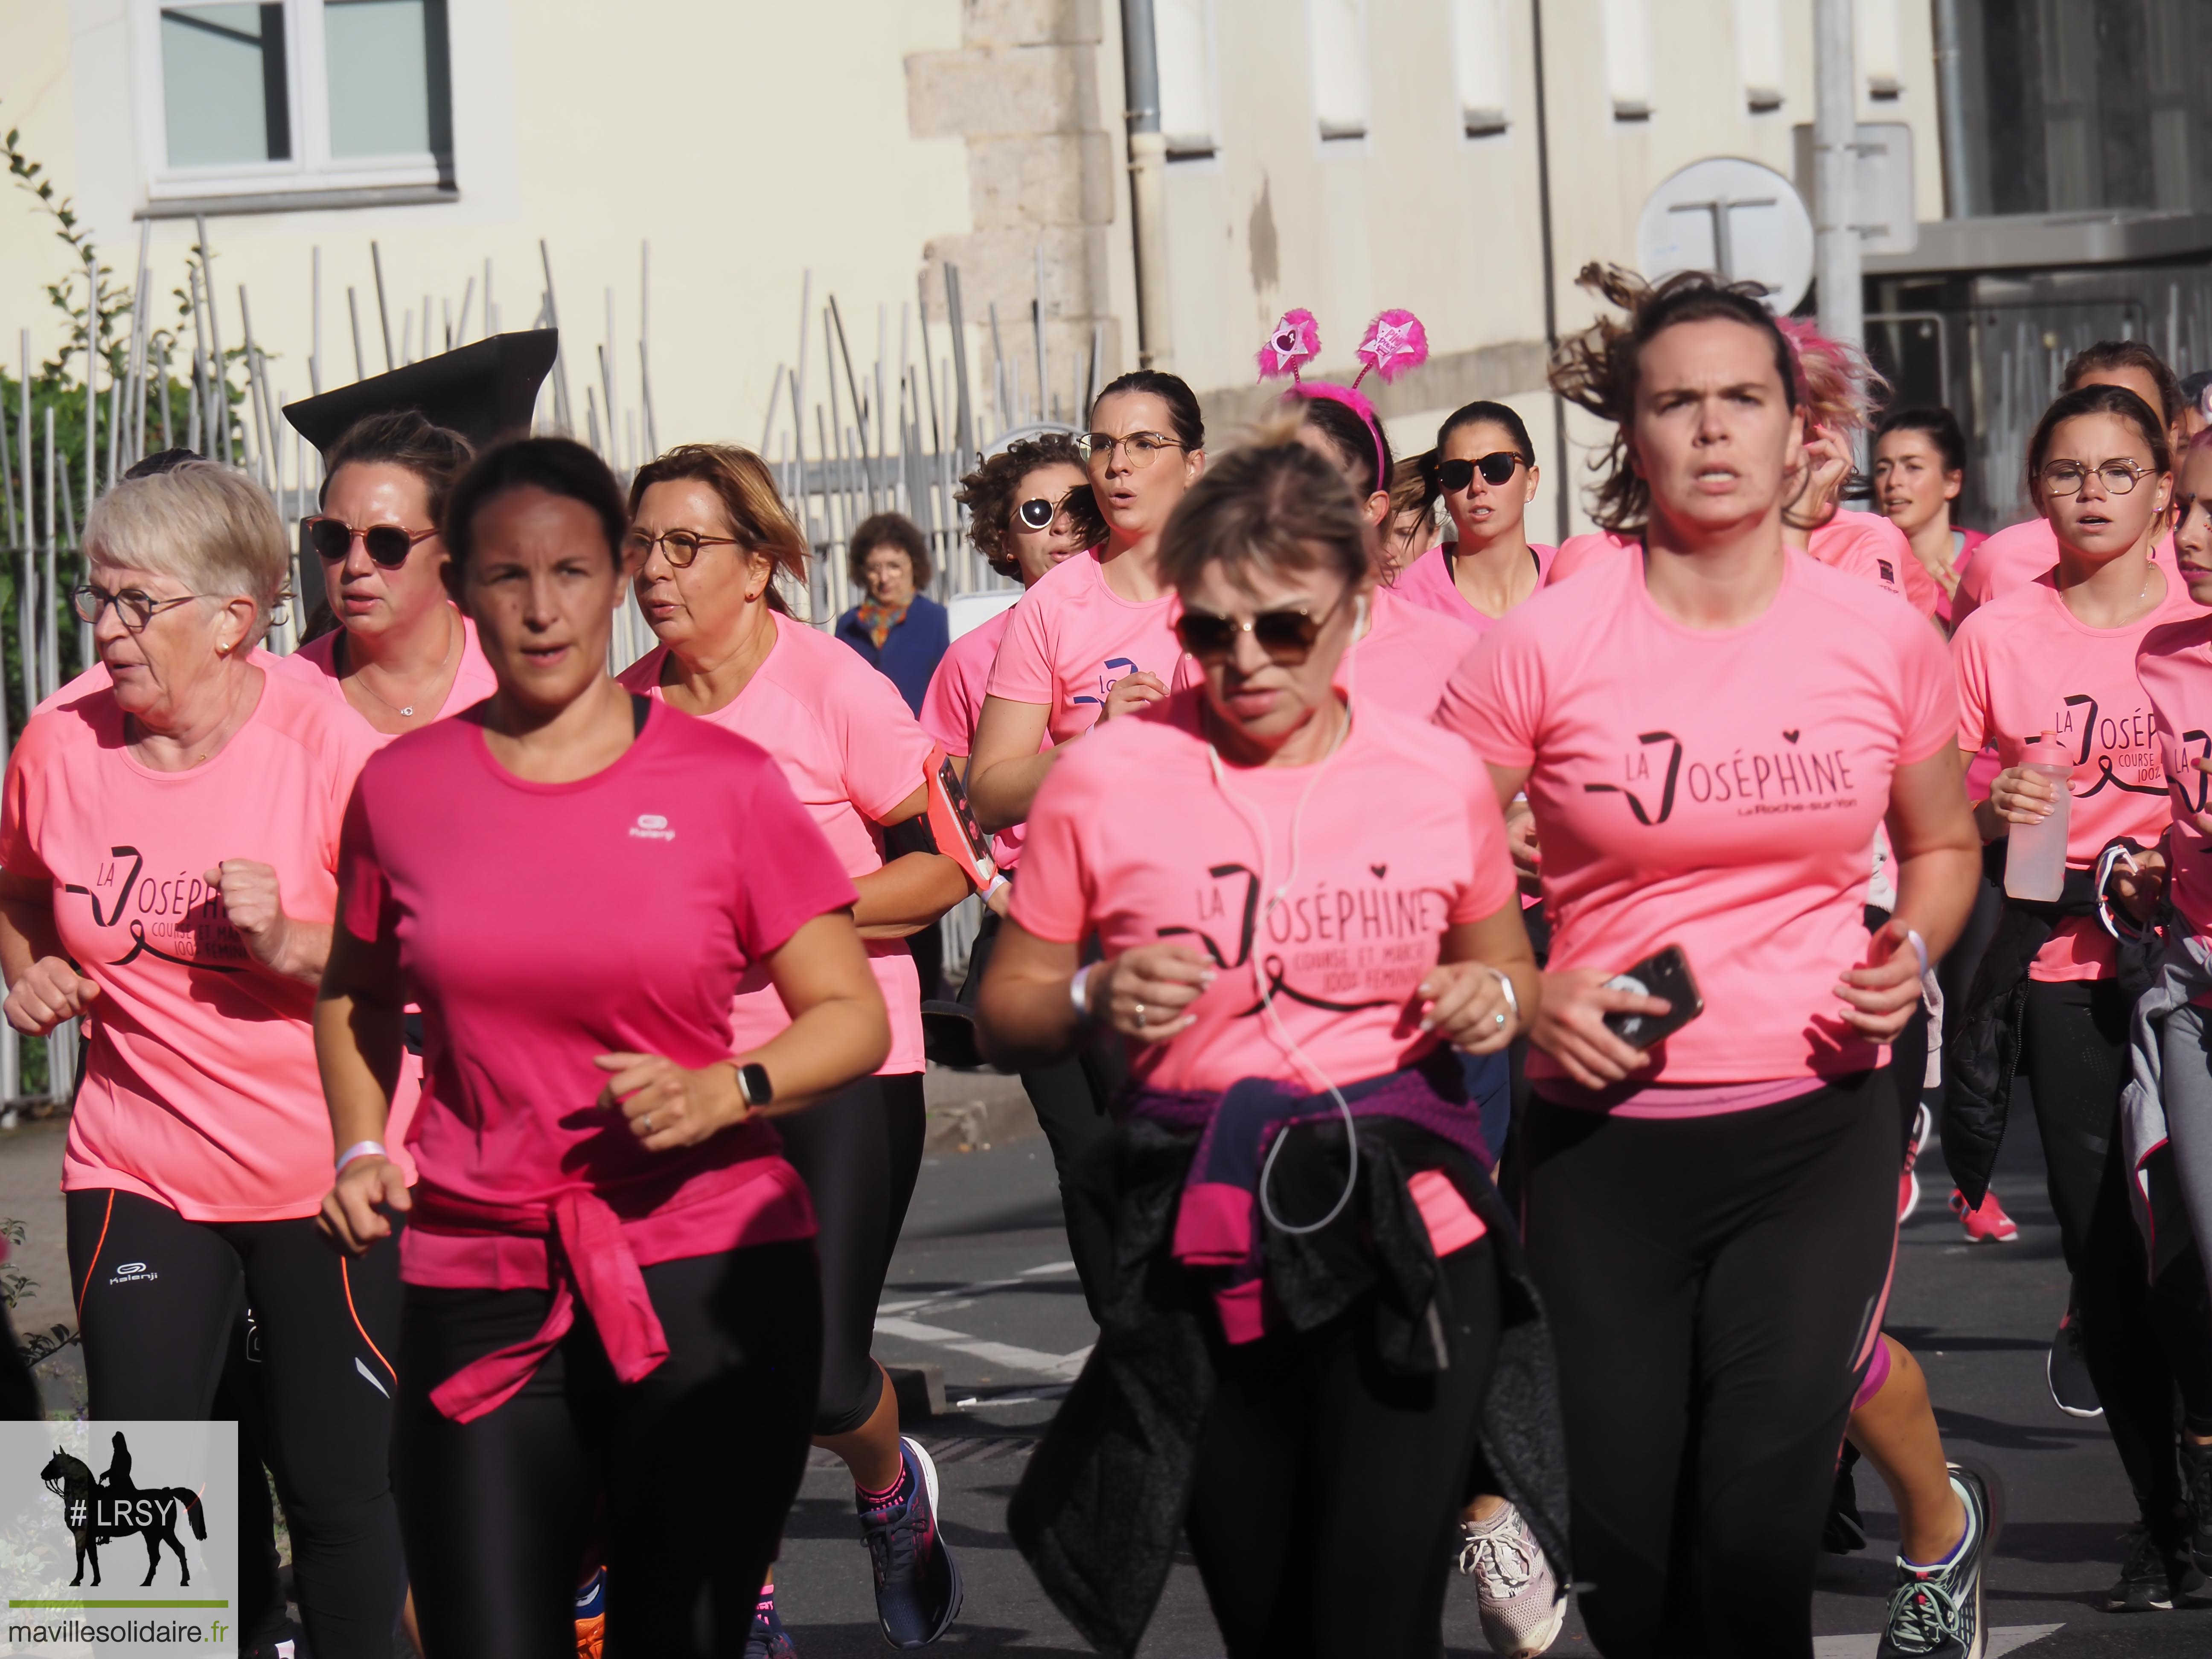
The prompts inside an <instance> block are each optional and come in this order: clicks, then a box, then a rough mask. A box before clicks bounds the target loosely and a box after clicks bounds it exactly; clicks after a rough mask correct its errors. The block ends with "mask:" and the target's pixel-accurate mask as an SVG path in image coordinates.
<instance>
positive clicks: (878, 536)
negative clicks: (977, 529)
mask: <svg viewBox="0 0 2212 1659" xmlns="http://www.w3.org/2000/svg"><path fill="white" fill-rule="evenodd" d="M845 568H846V571H847V574H849V575H850V576H851V577H852V579H853V583H854V586H856V587H860V588H862V589H864V590H866V593H867V598H866V599H862V600H861V601H860V604H858V605H854V607H853V608H852V609H851V610H850V611H847V612H846V613H845V614H844V615H843V616H842V617H838V618H837V637H838V638H839V639H841V640H842V641H845V643H846V644H848V645H849V646H851V647H853V649H854V650H855V651H857V652H859V653H860V654H861V655H862V656H863V657H865V658H866V659H868V662H869V664H870V665H872V666H873V667H875V668H876V669H878V670H879V671H881V672H882V673H883V674H884V677H885V678H887V679H889V680H890V683H891V684H893V685H896V687H898V689H899V695H900V696H902V697H904V698H905V699H906V706H907V707H908V708H911V709H913V710H914V711H915V713H916V714H920V713H921V700H922V697H923V696H924V695H925V694H926V693H927V691H928V690H929V677H930V676H931V675H933V674H934V673H935V672H936V671H937V663H938V659H939V658H941V657H942V656H944V654H945V647H946V646H948V645H950V644H951V640H952V636H951V632H950V630H949V629H948V626H947V623H946V618H945V607H944V606H943V605H939V604H938V602H937V601H936V600H934V599H931V598H930V597H929V596H928V595H927V593H924V592H921V591H920V590H921V588H923V587H924V586H927V584H928V581H929V578H930V574H931V572H930V563H929V544H928V543H927V541H926V540H924V539H923V538H922V533H921V530H920V529H919V528H918V527H917V526H915V522H914V520H911V519H909V518H908V517H907V516H906V515H905V514H904V513H877V514H876V515H875V516H874V517H872V518H870V519H865V520H861V523H860V528H859V529H857V530H855V531H854V532H853V540H852V544H851V546H850V547H849V548H848V550H847V552H846V555H845Z"/></svg>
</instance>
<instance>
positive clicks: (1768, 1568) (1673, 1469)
mask: <svg viewBox="0 0 2212 1659" xmlns="http://www.w3.org/2000/svg"><path fill="white" fill-rule="evenodd" d="M1523 1127H1524V1137H1523V1146H1524V1147H1525V1150H1526V1153H1527V1162H1526V1165H1525V1168H1524V1173H1523V1177H1522V1179H1523V1188H1522V1191H1523V1194H1524V1201H1525V1217H1526V1224H1527V1225H1526V1231H1527V1237H1528V1266H1529V1269H1530V1272H1531V1273H1533V1275H1534V1278H1535V1280H1536V1284H1537V1287H1538V1288H1539V1289H1540V1290H1541V1291H1542V1292H1543V1295H1544V1298H1545V1307H1546V1310H1547V1313H1548V1314H1549V1316H1550V1318H1551V1325H1552V1336H1553V1342H1554V1343H1555V1344H1556V1346H1557V1352H1558V1355H1559V1395H1560V1406H1561V1408H1562V1411H1563V1413H1564V1416H1565V1426H1566V1436H1567V1466H1568V1474H1569V1475H1570V1477H1571V1481H1572V1490H1573V1503H1574V1555H1575V1572H1576V1576H1577V1577H1580V1578H1583V1579H1586V1580H1588V1581H1589V1583H1590V1585H1591V1588H1590V1589H1589V1590H1587V1591H1586V1592H1585V1593H1584V1594H1583V1597H1582V1609H1583V1619H1584V1620H1585V1621H1586V1622H1587V1624H1588V1626H1589V1632H1590V1638H1591V1640H1592V1641H1594V1642H1595V1644H1597V1647H1598V1650H1599V1651H1600V1652H1601V1653H1604V1654H1606V1655H1607V1656H1608V1659H1622V1656H1628V1655H1642V1654H1656V1653H1674V1652H1696V1653H1699V1654H1715V1655H1719V1654H1742V1655H1745V1656H1757V1659H1805V1656H1809V1655H1810V1654H1811V1653H1812V1650H1813V1633H1812V1601H1813V1565H1814V1559H1815V1558H1816V1556H1817V1554H1818V1553H1819V1550H1820V1528H1821V1523H1822V1521H1823V1520H1824V1518H1825V1517H1826V1513H1827V1509H1828V1499H1829V1496H1830V1493H1831V1492H1832V1490H1833V1488H1834V1486H1835V1478H1836V1456H1837V1453H1838V1449H1839V1448H1840V1446H1841V1444H1842V1442H1843V1435H1844V1419H1845V1418H1846V1417H1847V1415H1848V1414H1849V1412H1850V1402H1851V1395H1852V1393H1853V1391H1854V1389H1855V1388H1856V1385H1857V1377H1858V1370H1857V1359H1858V1357H1859V1353H1860V1352H1861V1350H1862V1349H1863V1346H1864V1345H1865V1343H1866V1341H1867V1339H1868V1337H1869V1334H1870V1333H1871V1331H1872V1328H1873V1325H1874V1322H1875V1317H1876V1313H1877V1309H1878V1307H1879V1304H1880V1303H1881V1295H1882V1291H1883V1287H1884V1285H1885V1284H1886V1282H1887V1274H1888V1272H1889V1267H1890V1262H1891V1257H1892V1252H1893V1246H1894V1243H1895V1240H1896V1236H1897V1227H1896V1216H1897V1212H1896V1201H1897V1115H1896V1107H1895V1104H1894V1102H1893V1097H1892V1092H1891V1091H1890V1088H1889V1086H1888V1084H1887V1080H1886V1079H1884V1078H1883V1077H1882V1076H1881V1074H1880V1073H1861V1074H1860V1075H1858V1076H1857V1077H1854V1078H1850V1079H1844V1080H1842V1081H1839V1082H1835V1083H1831V1084H1828V1085H1825V1086H1823V1087H1822V1088H1820V1089H1819V1090H1816V1091H1814V1092H1812V1093H1810V1094H1806V1095H1801V1096H1799V1097H1796V1098H1795V1099H1792V1100H1787V1101H1784V1102H1781V1103H1778V1104H1776V1105H1772V1106H1761V1107H1756V1108H1753V1109H1751V1110H1748V1111H1741V1112H1729V1113H1723V1114H1721V1115H1717V1116H1712V1117H1702V1118H1690V1119H1683V1120H1676V1121H1664V1120H1661V1121H1653V1120H1648V1119H1646V1120H1638V1119H1632V1118H1621V1117H1614V1116H1608V1115H1604V1114H1602V1113H1598V1112H1592V1111H1586V1110H1583V1109H1578V1108H1575V1107H1569V1106H1561V1105H1559V1104H1556V1103H1553V1102H1550V1101H1547V1100H1546V1099H1545V1098H1544V1097H1542V1096H1541V1095H1539V1096H1537V1097H1535V1099H1534V1100H1533V1101H1532V1102H1531V1103H1530V1105H1529V1109H1528V1116H1527V1120H1526V1122H1525V1124H1524V1126H1523Z"/></svg>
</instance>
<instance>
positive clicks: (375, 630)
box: [277, 409, 492, 741]
mask: <svg viewBox="0 0 2212 1659" xmlns="http://www.w3.org/2000/svg"><path fill="white" fill-rule="evenodd" d="M469 460H470V450H469V441H468V440H467V439H465V438H464V437H463V436H461V435H460V434H459V433H458V432H449V431H447V429H446V428H443V427H438V426H433V425H432V424H431V423H430V422H428V421H427V420H425V419H424V418H423V417H422V415H421V414H419V413H417V412H416V410H411V409H410V410H397V411H394V412H392V413H390V414H384V415H372V416H368V417H367V418H366V419H364V420H362V421H361V422H357V423H356V425H355V426H353V427H352V428H350V429H349V431H348V432H347V433H346V435H344V436H343V438H340V439H339V440H338V441H337V443H335V444H333V445H332V446H331V450H330V453H329V454H327V455H325V457H324V458H323V464H324V465H325V468H326V469H327V473H328V475H327V476H326V477H325V478H324V480H323V488H322V495H321V501H320V506H321V511H320V512H319V513H317V514H316V515H315V516H314V517H313V518H311V519H309V520H307V544H308V546H309V548H310V550H312V551H313V553H314V555H315V556H317V557H318V558H319V559H320V560H321V561H322V562H323V584H324V588H325V592H326V593H327V594H328V596H329V597H328V600H327V603H328V604H329V606H330V608H331V612H332V614H333V617H334V618H335V621H336V623H337V626H336V627H334V628H332V629H331V630H330V631H329V632H328V633H325V634H321V635H317V636H316V637H314V638H313V639H311V640H309V641H307V643H305V644H304V645H302V646H301V647H300V648H299V649H298V650H297V651H295V652H294V653H292V654H291V655H289V656H288V657H282V658H279V659H277V660H278V661H279V663H280V664H281V665H282V671H283V672H285V673H287V674H293V675H296V676H298V677H299V678H301V680H302V681H303V682H304V683H305V684H309V685H312V686H313V687H315V688H316V689H317V690H321V691H325V692H327V693H328V694H329V695H331V696H334V697H337V698H339V699H341V700H342V701H343V702H344V703H345V705H346V706H347V707H348V708H350V709H352V710H353V712H354V713H355V714H357V715H359V716H360V717H361V718H362V720H365V721H366V722H368V726H369V729H370V730H371V731H373V732H376V733H377V734H378V735H379V736H380V737H381V738H385V739H386V740H387V741H388V740H389V739H391V738H396V737H398V735H399V734H400V733H401V732H412V731H414V730H416V728H417V727H418V726H428V724H429V723H430V722H431V721H432V720H442V719H444V718H445V717H446V716H447V715H448V714H459V712H460V711H461V710H462V709H464V708H467V707H469V705H470V704H471V703H477V702H483V700H484V699H485V698H486V697H488V696H490V695H491V693H492V677H491V669H490V667H489V665H487V664H486V663H485V661H484V659H483V651H482V650H481V649H479V648H478V647H477V636H476V629H475V626H474V624H472V623H471V622H470V621H469V620H468V618H467V617H464V616H462V615H461V613H460V611H459V610H458V609H456V608H455V606H454V605H453V600H452V599H451V598H450V597H448V596H447V592H446V580H445V568H446V562H447V552H446V544H445V539H444V538H443V537H441V536H440V535H439V533H438V521H439V519H440V517H441V514H442V513H444V511H445V507H446V497H447V495H448V494H449V493H450V492H451V491H452V489H453V484H454V483H455V482H456V481H457V480H458V479H459V477H460V476H461V474H462V473H463V472H465V471H467V470H468V465H469Z"/></svg>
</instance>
